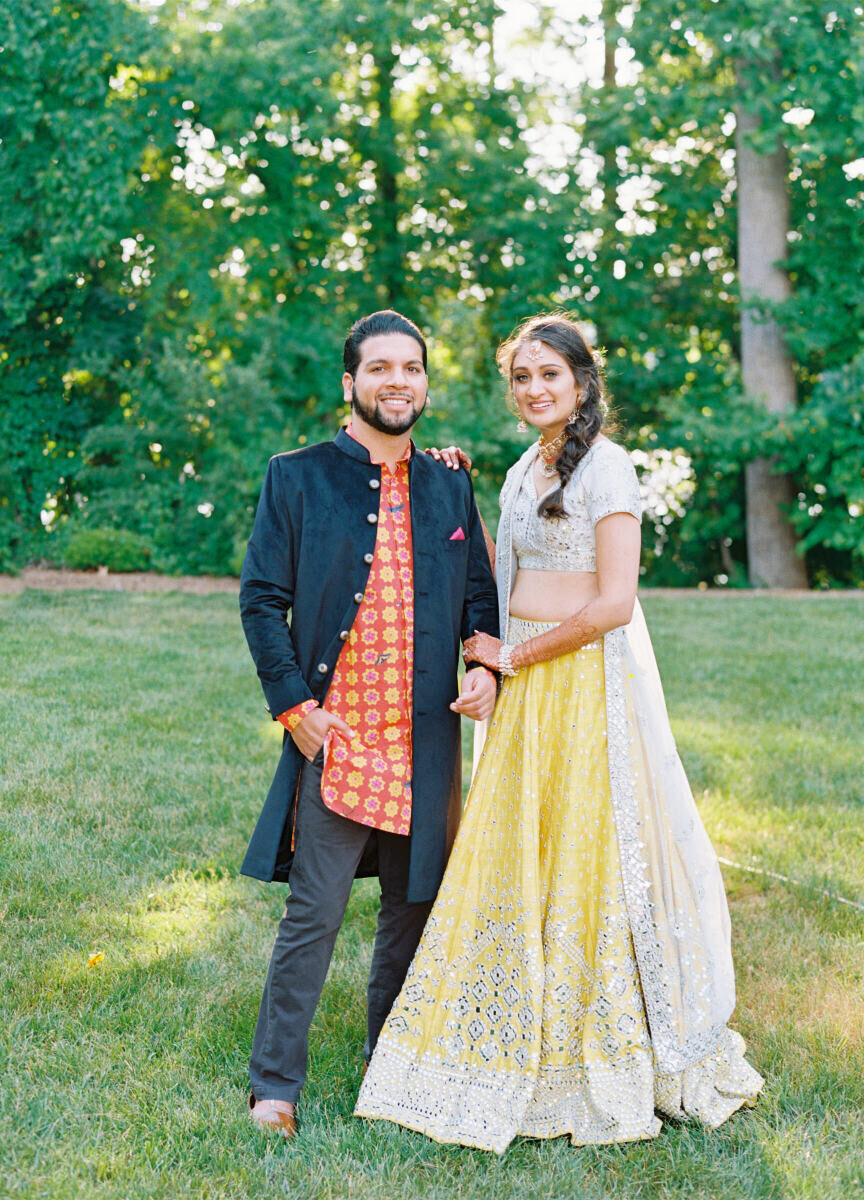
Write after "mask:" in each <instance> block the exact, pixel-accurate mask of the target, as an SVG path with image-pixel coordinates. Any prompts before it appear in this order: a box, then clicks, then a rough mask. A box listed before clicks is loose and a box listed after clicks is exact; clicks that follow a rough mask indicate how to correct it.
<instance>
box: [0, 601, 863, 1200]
mask: <svg viewBox="0 0 864 1200" xmlns="http://www.w3.org/2000/svg"><path fill="white" fill-rule="evenodd" d="M644 605H645V609H646V614H647V617H648V621H649V625H650V626H651V628H652V631H653V633H654V637H655V646H656V649H657V654H658V659H659V661H660V667H661V671H662V672H663V675H664V681H665V685H666V692H667V699H668V702H669V708H670V712H671V715H672V719H673V725H674V727H675V731H676V734H677V736H678V740H679V747H680V750H681V754H682V757H683V759H684V762H685V765H686V766H687V768H688V770H689V772H690V776H691V780H692V782H693V786H694V791H695V792H696V794H697V799H698V800H699V803H700V807H701V810H702V812H703V814H704V817H705V820H706V823H707V825H708V829H709V832H710V833H711V835H712V837H713V838H714V841H715V845H716V847H717V850H718V853H719V854H721V855H722V856H724V857H726V858H728V859H730V860H733V861H734V862H736V863H741V864H755V865H758V866H761V867H763V868H767V869H770V870H773V871H777V872H780V873H782V874H785V875H789V876H792V877H794V878H795V879H796V880H799V881H800V885H799V884H795V885H792V884H784V883H781V882H778V881H777V880H774V879H772V878H770V877H767V876H760V875H755V874H750V873H748V872H745V871H742V870H739V869H737V868H724V873H725V876H726V882H727V887H728V891H729V896H730V900H731V907H732V920H733V926H734V947H735V953H736V961H737V968H738V984H739V987H738V991H739V1008H738V1012H737V1014H736V1019H735V1021H734V1022H733V1023H734V1024H735V1026H736V1027H737V1028H738V1029H739V1030H740V1031H741V1032H742V1034H743V1035H744V1037H745V1039H746V1040H747V1043H748V1047H749V1057H750V1059H751V1061H752V1062H753V1063H754V1065H755V1066H756V1067H757V1068H758V1069H759V1070H760V1071H761V1072H762V1074H763V1075H765V1076H766V1079H767V1085H766V1089H765V1093H764V1096H763V1098H762V1100H761V1101H760V1103H759V1106H758V1107H757V1108H756V1109H755V1110H753V1111H751V1112H745V1113H739V1114H738V1115H737V1116H735V1117H733V1119H732V1120H731V1121H730V1122H729V1123H728V1124H727V1125H725V1126H724V1127H723V1128H722V1129H720V1130H719V1131H717V1132H714V1133H706V1132H705V1131H703V1130H701V1129H699V1128H696V1127H691V1126H687V1125H681V1126H675V1125H670V1124H667V1125H666V1126H665V1127H664V1131H663V1133H662V1134H661V1136H660V1137H659V1138H658V1139H657V1140H656V1141H655V1142H651V1143H639V1144H634V1145H629V1146H613V1147H602V1148H597V1149H588V1150H576V1149H573V1148H572V1147H571V1146H570V1145H569V1144H568V1143H567V1142H566V1141H565V1140H564V1139H558V1140H556V1141H552V1142H539V1143H538V1142H529V1141H520V1142H518V1143H516V1144H515V1145H514V1146H513V1147H512V1148H511V1149H510V1150H509V1151H508V1153H507V1154H506V1155H505V1156H503V1157H502V1158H496V1157H494V1156H491V1155H486V1154H483V1153H482V1152H480V1151H473V1150H466V1149H463V1148H458V1147H442V1146H438V1145H435V1144H433V1143H432V1142H430V1141H428V1140H426V1139H425V1138H424V1137H422V1136H421V1135H419V1134H412V1133H407V1132H405V1131H402V1130H400V1129H397V1128H396V1127H395V1126H392V1125H388V1124H383V1123H382V1124H379V1125H372V1124H367V1123H364V1122H360V1121H358V1120H355V1119H354V1118H353V1117H352V1116H351V1109H352V1106H353V1102H354V1098H355V1095H356V1091H357V1087H358V1084H359V1079H360V1065H361V1045H362V1041H363V1026H364V989H365V976H366V972H367V970H368V964H369V957H370V948H371V941H372V932H373V925H374V916H375V887H374V883H373V882H372V881H364V882H363V883H360V884H357V885H356V886H355V889H354V894H353V897H352V901H351V907H350V910H349V915H348V919H347V921H346V924H345V927H344V929H343V932H342V935H341V936H340V940H339V943H338V946H337V952H336V957H335V959H334V963H333V967H332V970H331V973H330V977H329V979H328V983H327V986H326V989H325V993H324V998H323V1001H322V1005H321V1007H320V1009H319V1012H318V1015H317V1018H316V1021H315V1024H314V1026H313V1030H312V1053H311V1064H310V1079H309V1083H308V1084H307V1087H306V1090H305V1092H304V1096H303V1121H304V1128H303V1132H302V1135H301V1137H300V1138H299V1139H298V1140H297V1141H296V1142H294V1143H292V1144H290V1145H288V1144H285V1143H282V1142H281V1141H279V1140H277V1139H272V1138H268V1137H267V1136H266V1135H263V1134H260V1133H258V1132H257V1131H256V1130H254V1129H253V1128H251V1127H250V1125H249V1122H248V1120H247V1119H246V1114H245V1093H246V1064H247V1055H248V1050H249V1045H250V1042H251V1038H252V1031H253V1026H254V1022H255V1017H256V1013H257V1005H258V1000H259V996H260V990H261V985H262V982H263V978H264V972H265V969H266V964H267V960H268V957H269V953H270V947H271V944H272V938H273V935H274V932H275V926H276V922H277V919H278V917H279V915H280V911H281V906H282V899H283V896H284V887H283V886H281V885H270V886H267V885H264V884H260V883H256V882H253V881H251V880H247V879H241V878H240V877H239V876H238V874H237V871H238V866H239V863H240V859H241V857H242V853H243V850H244V847H245V842H246V838H247V837H248V835H249V833H250V832H251V829H252V826H253V824H254V821H255V818H256V816H257V813H258V810H259V807H260V804H261V802H262V801H263V797H264V794H265V791H266V788H267V785H268V783H269V780H270V776H271V774H272V771H273V769H274V767H275V762H276V758H277V756H278V749H279V730H278V727H276V726H274V724H273V723H272V722H271V721H270V719H269V717H268V714H267V713H266V712H265V710H264V704H263V699H262V696H261V693H260V690H259V688H258V683H257V680H256V679H255V675H254V671H253V668H252V664H251V660H250V659H249V657H248V654H247V651H246V648H245V644H244V642H243V638H242V634H241V631H240V625H239V620H238V617H237V612H236V601H235V600H234V598H233V597H230V596H224V595H222V596H218V595H217V596H205V597H191V596H181V595H178V594H167V595H152V594H118V593H110V592H95V591H94V592H79V593H72V592H59V593H48V592H36V591H30V592H25V593H23V594H22V595H19V596H15V597H0V721H2V726H0V728H2V735H0V773H2V809H0V916H2V921H0V937H2V945H0V972H2V991H0V999H2V1014H0V1064H2V1079H3V1086H2V1088H0V1196H3V1197H10V1198H11V1197H15V1198H18V1197H20V1198H25V1197H26V1198H27V1200H36V1198H37V1197H50V1198H51V1200H61V1198H62V1200H65V1198H67V1197H85V1198H88V1200H89V1198H90V1197H94V1198H97V1200H98V1198H105V1200H109V1198H111V1200H114V1198H116V1200H145V1198H146V1200H151V1198H155V1197H166V1198H171V1200H174V1198H176V1197H184V1196H189V1197H193V1198H196V1200H197V1198H202V1200H204V1198H211V1197H214V1198H215V1197H220V1198H224V1200H245V1198H247V1197H256V1198H257V1197H282V1196H287V1197H295V1198H300V1200H307V1198H308V1200H312V1198H314V1200H346V1198H348V1197H352V1198H353V1197H357V1198H362V1200H404V1198H409V1197H410V1198H413V1197H418V1198H419V1197H429V1198H436V1200H445V1198H447V1200H451V1198H455V1197H465V1198H471V1200H473V1198H474V1197H483V1198H484V1200H485V1198H487V1197H488V1198H489V1200H509V1198H511V1197H519V1198H520V1200H521V1198H523V1197H524V1198H530V1200H552V1198H561V1200H563V1198H565V1197H574V1198H578V1200H600V1198H601V1197H615V1198H621V1200H643V1198H644V1200H653V1198H655V1197H657V1198H660V1197H662V1198H663V1200H666V1198H672V1197H681V1198H682V1200H684V1198H686V1200H694V1198H698V1197H718V1198H722V1200H726V1198H730V1200H731V1198H736V1197H758V1198H760V1200H762V1198H765V1200H767V1198H768V1197H783V1198H786V1197H788V1198H790V1200H793V1198H798V1197H801V1198H804V1197H806V1198H811V1197H812V1198H814V1200H835V1198H836V1200H841V1198H842V1200H852V1198H853V1197H856V1196H860V1195H862V1191H864V998H862V976H864V912H861V911H859V910H858V909H855V908H853V907H849V906H846V905H843V904H839V903H836V902H834V901H832V900H829V899H826V898H825V896H824V895H823V893H824V892H825V891H828V892H832V893H836V894H839V895H842V896H845V897H847V898H849V899H851V900H854V901H857V902H859V903H861V902H864V821H862V815H864V813H862V796H864V788H862V783H861V776H862V758H864V755H862V740H864V732H862V731H864V690H862V686H861V679H862V674H864V640H862V638H861V628H862V623H864V622H862V618H864V604H862V601H861V598H859V597H854V596H850V597H842V598H841V597H833V596H827V597H815V596H814V597H807V598H797V599H796V598H768V597H764V596H728V595H720V596H702V595H693V596H681V595H654V596H652V595H651V594H650V593H649V594H648V595H647V597H646V599H645V601H644ZM96 954H102V955H103V956H104V957H103V958H102V959H101V961H99V962H98V963H96V964H95V965H92V966H88V959H90V957H91V956H93V955H96Z"/></svg>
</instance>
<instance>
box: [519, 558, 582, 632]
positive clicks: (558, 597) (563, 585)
mask: <svg viewBox="0 0 864 1200" xmlns="http://www.w3.org/2000/svg"><path fill="white" fill-rule="evenodd" d="M599 594H600V593H599V591H598V588H597V573H596V571H529V570H525V569H524V568H523V569H522V570H519V571H517V572H516V583H515V585H514V587H513V591H512V593H511V595H510V615H511V616H513V617H521V619H522V620H523V621H557V622H560V621H564V620H566V619H567V617H572V616H573V614H574V613H576V612H578V611H579V610H580V608H584V607H585V605H586V604H587V603H588V602H589V601H590V600H594V599H596V597H597V596H598V595H599Z"/></svg>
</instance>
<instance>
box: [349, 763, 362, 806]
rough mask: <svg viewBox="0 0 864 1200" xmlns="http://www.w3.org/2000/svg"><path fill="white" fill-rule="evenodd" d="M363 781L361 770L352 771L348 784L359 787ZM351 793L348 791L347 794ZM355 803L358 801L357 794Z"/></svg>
mask: <svg viewBox="0 0 864 1200" xmlns="http://www.w3.org/2000/svg"><path fill="white" fill-rule="evenodd" d="M362 782H363V776H362V775H361V774H360V772H359V771H352V772H351V774H350V775H349V776H348V786H349V787H352V788H359V786H360V784H361V783H362ZM351 794H352V793H350V792H349V793H347V795H351ZM354 803H355V804H356V803H357V797H356V796H354Z"/></svg>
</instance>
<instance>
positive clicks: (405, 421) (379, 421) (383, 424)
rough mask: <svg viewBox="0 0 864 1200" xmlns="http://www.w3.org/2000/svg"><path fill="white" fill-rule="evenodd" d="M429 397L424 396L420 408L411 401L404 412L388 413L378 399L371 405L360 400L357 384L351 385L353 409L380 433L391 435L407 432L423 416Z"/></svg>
mask: <svg viewBox="0 0 864 1200" xmlns="http://www.w3.org/2000/svg"><path fill="white" fill-rule="evenodd" d="M427 399H428V397H426V396H424V397H423V403H422V404H421V406H420V407H419V408H414V406H413V401H412V402H409V407H408V408H406V410H405V412H404V413H393V414H392V416H391V415H386V416H385V414H384V413H382V412H381V410H380V409H379V407H378V401H377V400H373V401H372V403H371V405H369V406H367V405H365V404H363V403H361V401H360V397H359V396H358V395H357V388H356V385H354V384H352V385H351V410H352V412H355V413H356V414H357V416H358V417H359V418H360V419H361V421H364V422H365V423H366V424H367V425H369V426H371V428H372V429H377V430H378V432H379V433H387V434H390V436H391V437H393V436H398V435H399V434H400V433H407V432H408V430H409V429H411V427H412V426H413V425H414V424H415V422H416V421H417V420H418V419H419V418H420V417H421V416H422V414H423V410H424V408H425V407H426V401H427Z"/></svg>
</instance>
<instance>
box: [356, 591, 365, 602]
mask: <svg viewBox="0 0 864 1200" xmlns="http://www.w3.org/2000/svg"><path fill="white" fill-rule="evenodd" d="M362 599H363V593H362V592H355V593H354V603H355V604H360V602H361V601H362Z"/></svg>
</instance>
